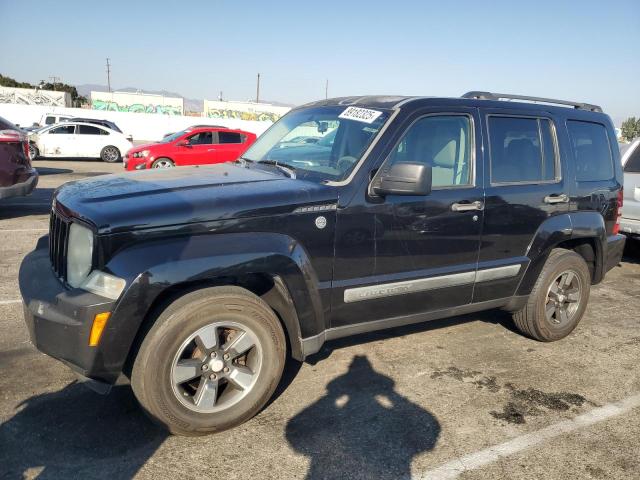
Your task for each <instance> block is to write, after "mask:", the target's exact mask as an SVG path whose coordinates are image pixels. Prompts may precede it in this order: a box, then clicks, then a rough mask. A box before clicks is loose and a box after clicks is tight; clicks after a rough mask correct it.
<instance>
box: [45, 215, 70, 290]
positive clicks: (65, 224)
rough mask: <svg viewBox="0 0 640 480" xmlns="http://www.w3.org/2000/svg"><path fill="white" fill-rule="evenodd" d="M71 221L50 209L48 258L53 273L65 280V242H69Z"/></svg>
mask: <svg viewBox="0 0 640 480" xmlns="http://www.w3.org/2000/svg"><path fill="white" fill-rule="evenodd" d="M70 226H71V223H70V222H69V221H67V220H65V219H64V218H63V217H62V216H60V214H58V213H57V212H56V211H55V209H54V210H51V218H50V220H49V258H50V260H51V266H52V267H53V271H54V272H55V274H56V275H57V276H58V277H59V278H61V279H63V280H66V277H67V244H68V242H69V227H70Z"/></svg>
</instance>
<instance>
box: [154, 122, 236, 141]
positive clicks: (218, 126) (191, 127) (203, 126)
mask: <svg viewBox="0 0 640 480" xmlns="http://www.w3.org/2000/svg"><path fill="white" fill-rule="evenodd" d="M200 127H202V128H228V127H225V126H224V125H191V126H190V127H187V128H185V130H187V129H194V128H200ZM174 133H176V132H168V133H165V134H164V135H163V136H162V138H167V137H168V136H169V135H173V134H174Z"/></svg>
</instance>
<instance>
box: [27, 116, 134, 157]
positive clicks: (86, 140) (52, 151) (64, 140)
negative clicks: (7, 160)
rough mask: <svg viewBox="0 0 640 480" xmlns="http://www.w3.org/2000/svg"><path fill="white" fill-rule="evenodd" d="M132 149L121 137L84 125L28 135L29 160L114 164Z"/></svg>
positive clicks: (65, 125)
mask: <svg viewBox="0 0 640 480" xmlns="http://www.w3.org/2000/svg"><path fill="white" fill-rule="evenodd" d="M131 147H133V144H132V143H131V142H130V141H129V140H128V139H127V138H126V137H125V136H124V135H123V134H122V133H120V132H116V131H115V130H111V129H110V128H106V127H102V126H100V125H94V124H91V123H85V122H62V123H60V124H57V125H51V126H49V127H44V128H41V129H40V130H36V131H35V132H32V133H31V134H30V135H29V150H30V153H31V158H38V157H52V158H100V159H102V160H103V161H105V162H109V163H113V162H118V161H120V160H121V159H122V157H123V155H124V154H125V153H126V152H127V151H128V150H129V149H130V148H131Z"/></svg>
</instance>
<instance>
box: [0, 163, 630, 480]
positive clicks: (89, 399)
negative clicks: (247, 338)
mask: <svg viewBox="0 0 640 480" xmlns="http://www.w3.org/2000/svg"><path fill="white" fill-rule="evenodd" d="M35 165H36V167H37V168H38V169H39V171H40V174H41V177H40V184H39V186H38V189H37V190H36V191H35V192H34V194H33V195H32V196H30V197H27V198H17V199H11V200H7V201H3V202H1V203H0V478H2V479H5V478H6V479H13V478H44V479H55V478H65V479H67V478H83V479H94V478H131V477H136V478H141V479H157V478H178V477H179V478H183V479H191V478H193V479H196V478H204V477H207V478H225V479H228V480H230V479H241V478H242V479H245V478H261V479H283V478H294V479H296V478H298V479H305V478H306V479H321V478H348V479H352V478H353V479H356V478H416V479H417V478H441V477H437V475H436V473H434V472H435V471H436V470H435V469H437V468H438V467H440V466H441V465H445V464H448V463H449V462H453V463H456V462H458V460H457V459H461V458H466V457H468V456H469V455H471V454H474V453H475V452H483V451H486V450H487V449H489V450H490V449H491V448H493V447H494V446H496V445H500V444H502V443H503V442H509V441H512V440H513V441H516V442H517V441H519V439H530V438H539V437H536V435H538V433H537V432H540V431H542V430H543V429H547V430H545V431H548V430H549V429H551V430H553V429H554V428H555V425H564V424H561V423H560V422H565V424H566V421H567V420H572V419H576V418H582V417H581V416H584V414H587V413H589V412H592V411H597V410H598V409H604V410H607V409H609V410H610V404H611V403H614V402H619V401H622V400H624V399H628V398H630V397H633V396H634V395H638V393H640V367H639V365H638V363H639V362H640V328H639V327H640V242H635V241H632V242H628V246H627V249H626V252H625V257H624V259H623V262H622V263H621V265H620V266H619V267H617V268H615V269H614V270H613V271H611V272H610V273H609V275H608V276H607V278H606V280H605V282H604V283H602V284H601V285H598V286H596V287H594V288H593V289H592V292H591V300H590V303H589V307H588V309H587V312H586V314H585V317H584V318H583V320H582V322H581V324H580V325H579V326H578V328H577V329H576V331H575V332H574V333H573V334H572V335H571V336H569V337H568V338H566V339H564V340H562V341H559V342H556V343H548V344H546V343H539V342H535V341H533V340H529V339H527V338H524V337H523V336H521V335H519V334H518V333H517V332H516V331H515V329H514V327H513V326H512V324H511V321H510V317H509V315H507V314H505V313H503V312H500V311H489V312H484V313H481V314H473V315H466V316H462V317H455V318H451V319H446V320H440V321H435V322H430V323H425V324H421V325H414V326H410V327H404V328H399V329H393V330H387V331H383V332H376V333H373V334H367V335H359V336H357V337H352V338H348V339H342V340H339V341H334V342H331V343H329V344H327V345H325V347H324V348H323V349H322V350H321V351H320V352H319V353H318V354H317V355H315V356H314V357H312V358H311V359H310V360H309V361H308V362H306V363H304V364H302V365H300V364H296V363H292V364H290V365H289V367H288V369H287V371H286V372H285V378H284V379H283V381H282V384H281V386H280V388H279V390H278V392H277V394H276V396H275V398H274V399H273V400H272V402H271V403H270V404H269V405H268V406H267V408H265V409H264V410H263V411H262V412H261V413H260V414H259V415H257V416H256V417H255V418H254V419H252V420H251V421H249V422H248V423H246V424H244V425H242V426H240V427H238V428H236V429H234V430H231V431H227V432H223V433H220V434H217V435H214V436H209V437H200V438H182V437H171V436H167V435H166V434H165V433H164V432H163V431H162V430H160V429H158V428H157V427H156V426H155V425H153V424H152V423H150V422H149V421H148V420H147V419H146V417H145V416H144V415H143V414H142V412H141V411H140V409H139V408H138V406H137V404H136V401H135V399H134V397H133V395H132V393H131V390H130V388H129V386H128V385H127V384H126V382H124V381H123V382H121V384H119V385H118V386H117V387H115V388H114V389H113V391H112V392H111V394H110V395H108V396H99V395H97V394H94V393H93V392H91V391H88V390H86V389H85V388H84V387H83V386H82V385H80V384H78V383H76V382H75V377H74V375H73V374H72V373H71V372H70V370H69V369H68V368H66V367H65V366H64V365H62V364H61V363H59V362H57V361H55V360H53V359H51V358H49V357H47V356H45V355H43V354H41V353H39V352H37V351H36V350H35V349H34V348H33V347H32V346H31V344H30V343H29V339H28V335H27V331H26V328H25V327H24V324H23V319H22V306H21V304H20V303H18V302H15V300H18V299H19V298H20V296H19V291H18V283H17V272H18V267H19V264H20V262H21V260H22V258H23V257H24V256H25V255H26V254H27V253H28V252H29V251H31V250H32V249H33V247H34V246H35V243H36V241H37V239H38V238H39V237H40V236H42V235H44V234H45V233H46V229H47V227H48V210H49V206H48V205H49V202H50V198H51V194H52V192H53V190H54V189H55V188H56V187H57V186H59V185H61V184H62V183H64V182H66V181H69V180H73V179H77V178H82V177H85V176H90V175H97V174H102V173H108V172H120V171H122V166H121V165H108V164H104V163H101V162H90V161H73V162H70V161H42V160H41V161H36V162H35ZM558 428H559V427H558ZM638 438H640V408H628V409H627V410H624V411H622V410H621V411H620V412H617V411H615V410H614V414H613V415H612V416H610V417H607V418H605V419H603V420H599V421H597V422H592V423H591V424H586V423H585V424H584V425H578V427H576V428H575V429H573V430H571V431H568V430H567V431H566V433H564V432H563V431H558V434H557V435H554V436H549V437H548V438H545V439H544V440H542V441H539V442H538V443H535V444H532V445H531V446H530V447H527V448H522V449H520V450H518V451H512V452H510V453H508V454H503V455H502V456H500V457H499V458H496V459H494V460H491V461H489V460H486V458H488V457H486V455H485V456H482V455H484V454H482V455H480V454H478V458H484V459H485V460H483V462H484V463H483V462H479V464H478V465H476V466H474V467H473V468H471V467H469V468H466V469H462V470H461V471H460V472H458V474H459V478H464V479H493V478H515V479H520V478H545V479H567V478H580V479H584V478H586V479H589V478H594V479H604V478H606V479H609V478H615V479H617V478H629V479H637V478H640V443H639V442H638ZM520 443H522V442H520ZM459 463H460V464H461V465H462V464H464V461H462V460H460V461H459ZM456 475H457V474H456ZM454 476H455V475H454ZM447 478H451V477H447Z"/></svg>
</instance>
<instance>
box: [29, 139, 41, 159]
mask: <svg viewBox="0 0 640 480" xmlns="http://www.w3.org/2000/svg"><path fill="white" fill-rule="evenodd" d="M39 156H40V150H38V147H37V146H36V144H35V143H29V157H30V158H31V160H35V159H36V158H38V157H39Z"/></svg>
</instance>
